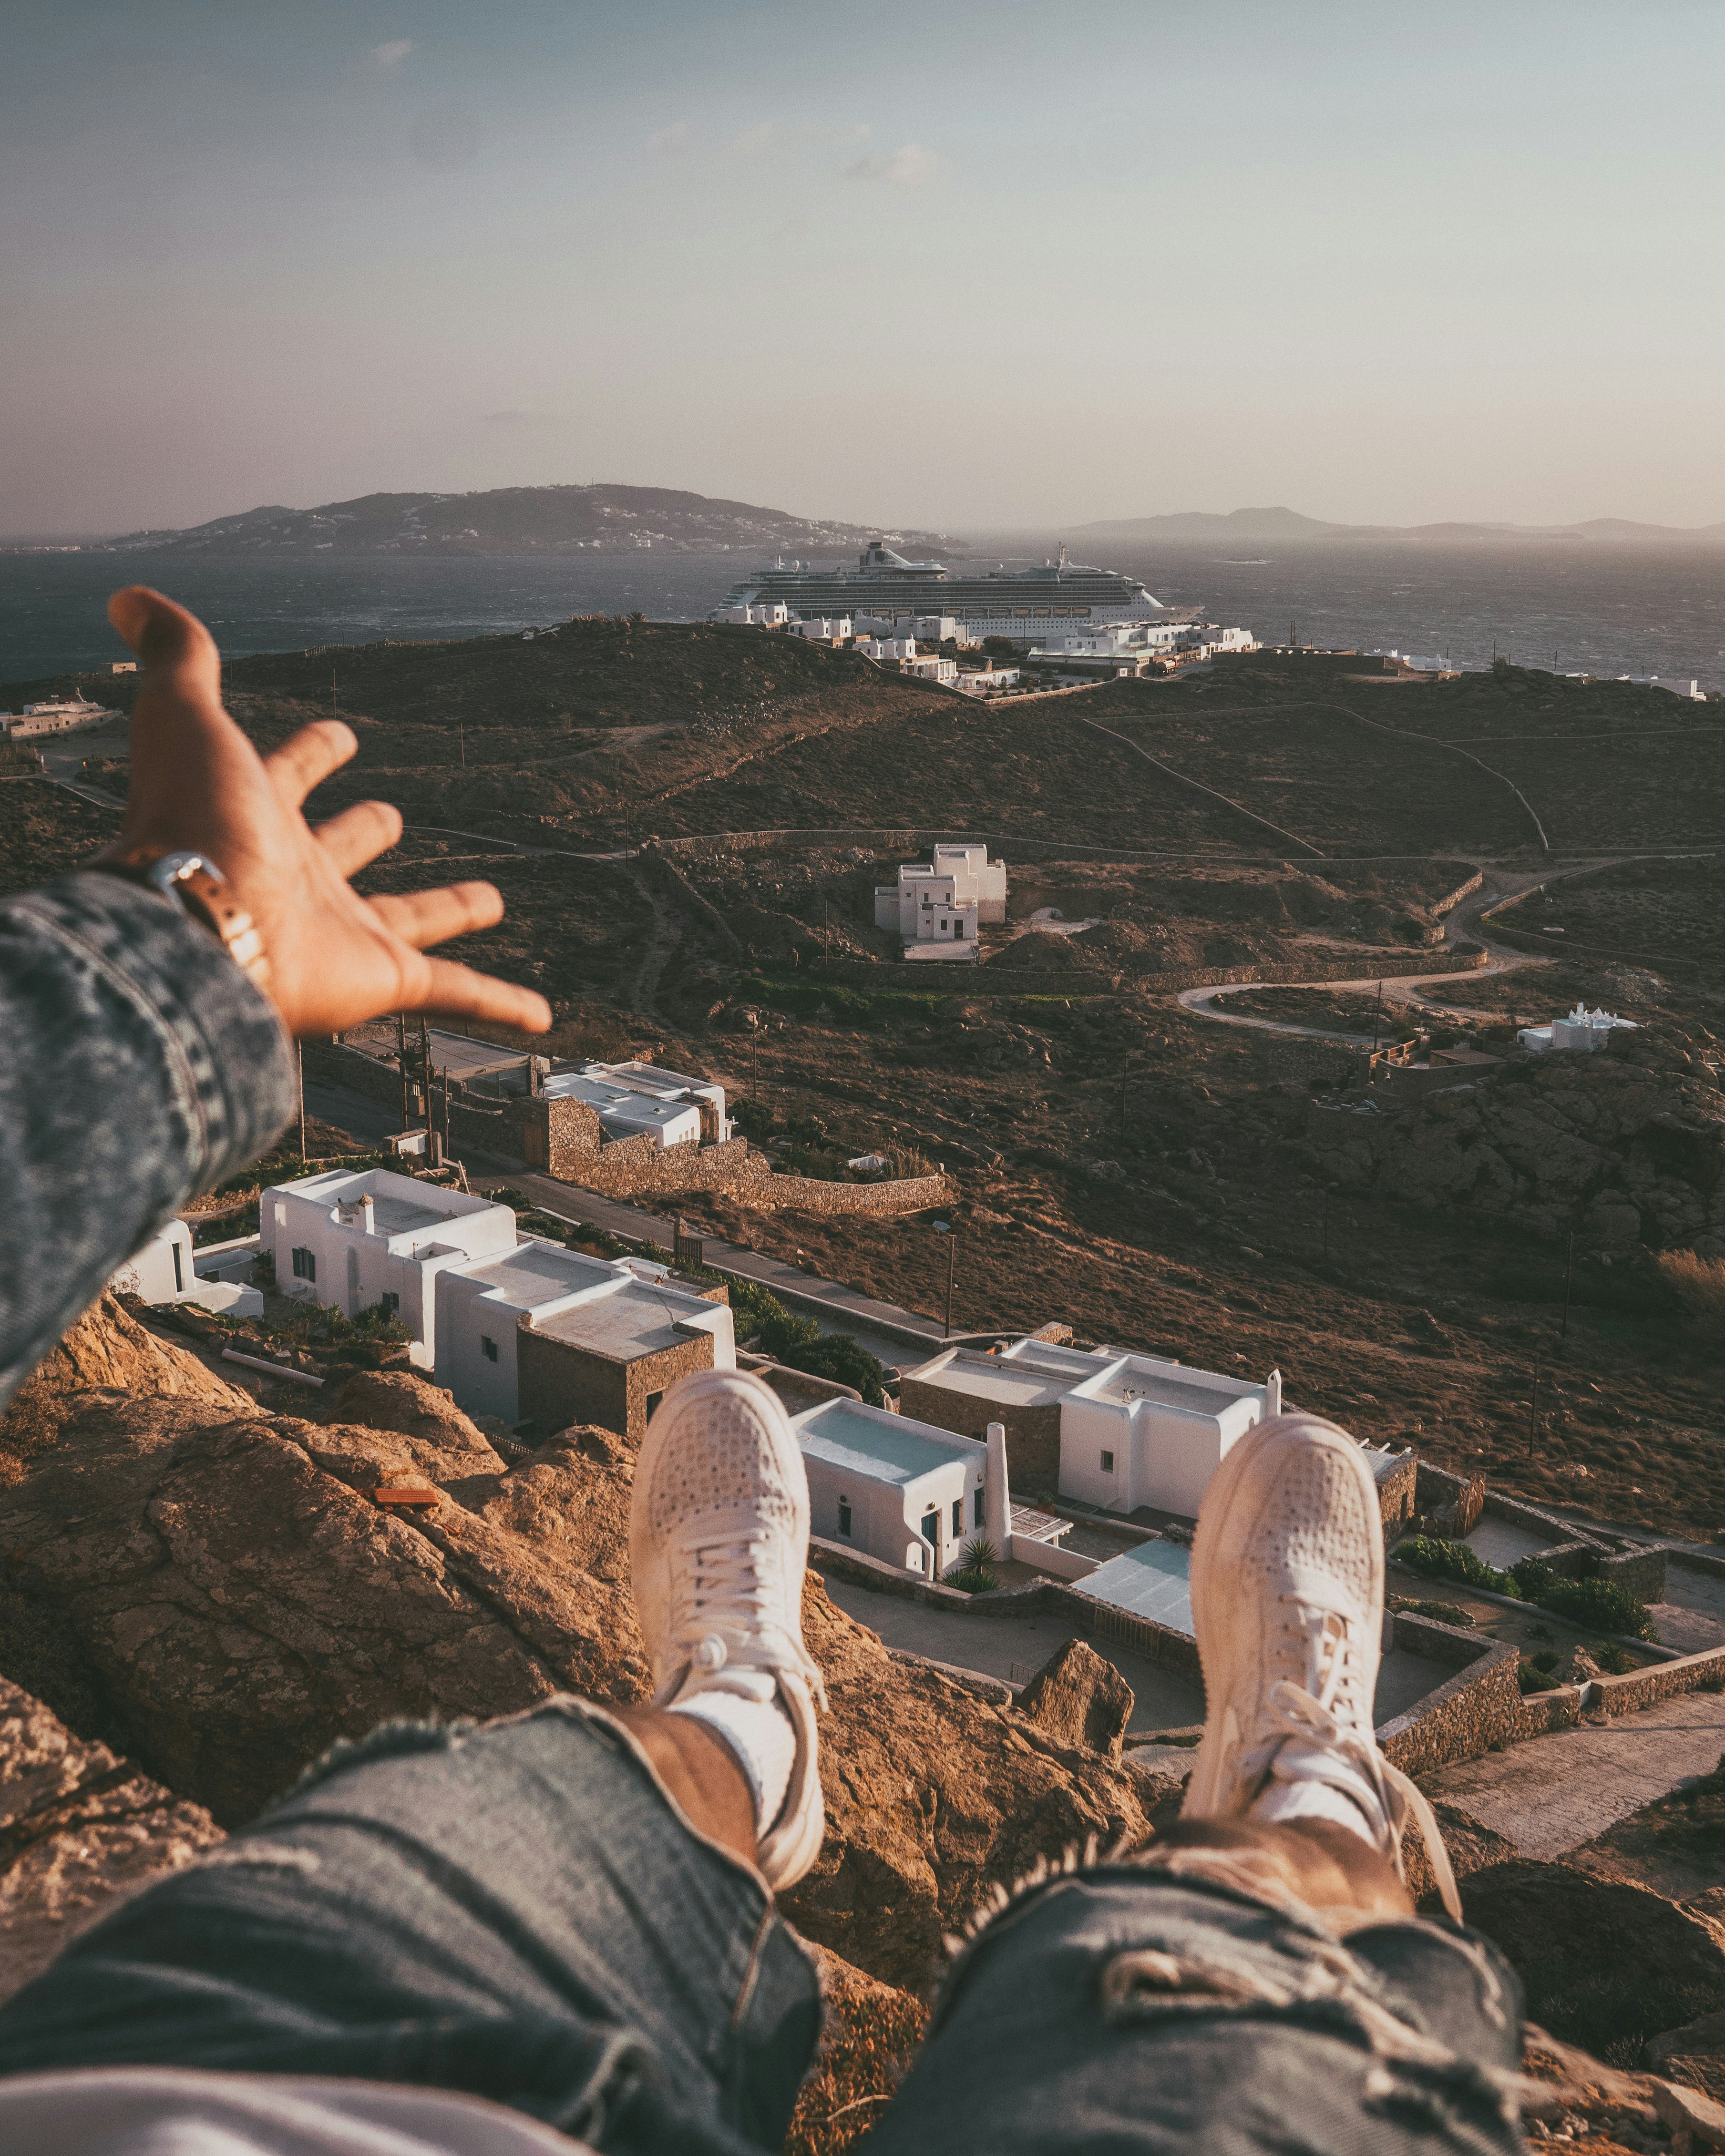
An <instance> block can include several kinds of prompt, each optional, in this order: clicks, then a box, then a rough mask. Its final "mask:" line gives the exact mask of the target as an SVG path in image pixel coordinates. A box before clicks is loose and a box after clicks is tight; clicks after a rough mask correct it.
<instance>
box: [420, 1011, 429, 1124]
mask: <svg viewBox="0 0 1725 2156" xmlns="http://www.w3.org/2000/svg"><path fill="white" fill-rule="evenodd" d="M419 1076H420V1081H421V1082H422V1083H423V1085H424V1088H425V1091H424V1096H423V1097H424V1102H425V1127H426V1130H427V1131H428V1132H429V1131H430V1129H431V1029H430V1027H429V1025H428V1024H426V1022H425V1014H424V1011H421V1012H420V1014H419ZM426 1150H427V1151H428V1152H429V1151H430V1140H429V1137H428V1139H427V1141H426Z"/></svg>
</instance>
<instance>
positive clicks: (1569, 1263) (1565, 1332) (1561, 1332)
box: [1558, 1235, 1575, 1340]
mask: <svg viewBox="0 0 1725 2156" xmlns="http://www.w3.org/2000/svg"><path fill="white" fill-rule="evenodd" d="M1574 1273H1575V1238H1574V1235H1571V1236H1570V1238H1569V1249H1568V1254H1567V1255H1566V1256H1565V1257H1564V1260H1563V1323H1562V1325H1561V1326H1560V1327H1558V1339H1559V1340H1567V1339H1568V1337H1569V1283H1570V1281H1571V1280H1572V1279H1573V1278H1574Z"/></svg>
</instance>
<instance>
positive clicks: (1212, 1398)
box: [1085, 1355, 1264, 1415]
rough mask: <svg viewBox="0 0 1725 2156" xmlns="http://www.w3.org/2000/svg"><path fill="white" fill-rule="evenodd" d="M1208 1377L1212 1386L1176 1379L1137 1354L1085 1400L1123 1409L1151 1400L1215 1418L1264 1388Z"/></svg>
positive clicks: (1185, 1412) (1181, 1412) (1236, 1380)
mask: <svg viewBox="0 0 1725 2156" xmlns="http://www.w3.org/2000/svg"><path fill="white" fill-rule="evenodd" d="M1204 1375H1206V1376H1209V1377H1210V1383H1208V1384H1204V1383H1201V1382H1199V1381H1197V1380H1194V1378H1181V1377H1176V1376H1174V1375H1173V1373H1172V1372H1170V1371H1168V1370H1167V1369H1164V1368H1161V1367H1159V1366H1158V1364H1156V1363H1149V1362H1145V1361H1142V1360H1141V1359H1140V1358H1138V1357H1137V1356H1136V1355H1133V1356H1129V1357H1128V1358H1127V1360H1126V1361H1125V1362H1124V1363H1122V1364H1121V1366H1120V1368H1118V1369H1117V1370H1113V1371H1111V1372H1110V1373H1109V1374H1108V1378H1107V1380H1106V1383H1103V1384H1100V1385H1096V1386H1095V1387H1093V1388H1092V1389H1091V1390H1090V1391H1088V1392H1087V1393H1086V1394H1085V1398H1086V1399H1091V1400H1108V1401H1111V1402H1112V1403H1114V1404H1116V1405H1117V1406H1121V1407H1124V1406H1126V1405H1127V1404H1129V1403H1130V1402H1132V1401H1133V1400H1149V1401H1151V1402H1153V1404H1155V1405H1156V1406H1157V1407H1159V1408H1173V1409H1175V1410H1176V1411H1177V1412H1178V1413H1179V1414H1203V1415H1215V1414H1221V1413H1222V1411H1223V1409H1224V1408H1230V1407H1232V1406H1233V1404H1234V1403H1235V1401H1236V1400H1247V1399H1251V1398H1252V1396H1253V1395H1254V1394H1259V1393H1261V1392H1262V1391H1263V1389H1264V1388H1263V1387H1262V1386H1261V1385H1255V1384H1251V1383H1248V1382H1246V1381H1245V1379H1243V1378H1224V1377H1218V1376H1215V1375H1213V1374H1212V1373H1209V1372H1206V1373H1204Z"/></svg>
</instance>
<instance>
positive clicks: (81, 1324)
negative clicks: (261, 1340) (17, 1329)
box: [0, 1291, 257, 1483]
mask: <svg viewBox="0 0 1725 2156" xmlns="http://www.w3.org/2000/svg"><path fill="white" fill-rule="evenodd" d="M90 1392H108V1393H120V1394H129V1395H131V1397H132V1398H133V1399H177V1400H201V1401H203V1402H204V1403H205V1404H206V1405H207V1406H208V1407H209V1408H210V1409H213V1411H214V1414H218V1415H234V1414H252V1413H254V1412H255V1410H256V1407H257V1403H256V1402H255V1401H254V1399H252V1396H251V1394H249V1393H247V1392H244V1391H243V1390H242V1389H240V1388H239V1386H238V1385H232V1384H229V1383H228V1382H227V1380H226V1379H225V1378H218V1376H217V1375H216V1374H215V1373H214V1371H213V1370H212V1369H211V1368H209V1367H208V1364H207V1363H203V1362H200V1361H199V1359H198V1357H197V1356H196V1355H193V1354H192V1353H189V1351H188V1350H187V1349H186V1348H184V1347H174V1346H172V1345H171V1344H170V1343H169V1342H167V1341H166V1340H161V1339H158V1338H157V1336H156V1335H155V1334H154V1333H153V1332H150V1331H148V1330H147V1329H146V1327H144V1326H142V1325H141V1324H139V1322H138V1321H137V1319H136V1317H133V1316H132V1315H131V1312H129V1311H127V1310H126V1309H124V1308H123V1307H122V1306H121V1304H120V1303H119V1302H118V1301H116V1298H115V1297H114V1296H111V1295H110V1294H108V1293H107V1292H106V1291H103V1293H102V1294H100V1295H99V1296H97V1297H96V1299H95V1301H94V1302H93V1303H92V1304H91V1305H90V1308H89V1309H88V1310H86V1311H85V1313H84V1315H83V1317H80V1319H79V1320H78V1322H77V1323H76V1324H75V1325H74V1326H73V1327H72V1328H71V1330H70V1331H69V1332H68V1333H67V1334H66V1335H65V1337H64V1339H62V1340H61V1341H60V1342H59V1344H58V1346H56V1347H54V1348H52V1349H51V1350H50V1351H49V1353H48V1354H47V1355H45V1356H44V1358H43V1359H42V1361H41V1362H40V1363H39V1364H38V1365H37V1367H36V1368H35V1369H34V1370H33V1371H32V1372H31V1373H30V1375H29V1376H28V1378H25V1380H24V1382H23V1384H22V1385H20V1386H19V1387H18V1391H17V1392H16V1393H15V1394H13V1399H12V1404H11V1405H10V1406H9V1407H8V1409H7V1410H6V1412H5V1414H3V1415H0V1483H5V1482H15V1481H17V1480H18V1477H19V1476H21V1475H22V1474H23V1473H24V1471H25V1470H26V1467H27V1466H28V1463H29V1461H30V1460H33V1459H34V1458H35V1457H36V1455H38V1454H39V1453H41V1452H44V1451H45V1450H47V1449H48V1447H49V1445H52V1444H53V1443H54V1439H55V1438H56V1436H57V1435H59V1428H60V1425H61V1424H62V1423H63V1422H64V1421H65V1419H67V1417H68V1416H69V1415H70V1414H75V1413H76V1412H77V1409H78V1407H79V1405H80V1403H81V1400H82V1398H83V1396H84V1395H85V1394H87V1393H90ZM212 1419H213V1417H212Z"/></svg>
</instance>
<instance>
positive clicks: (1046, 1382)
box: [909, 1347, 1095, 1408]
mask: <svg viewBox="0 0 1725 2156" xmlns="http://www.w3.org/2000/svg"><path fill="white" fill-rule="evenodd" d="M1094 1374H1095V1373H1094V1369H1092V1370H1091V1371H1089V1372H1086V1375H1094ZM909 1375H910V1376H911V1377H912V1378H916V1379H918V1380H919V1381H920V1382H921V1383H923V1384H926V1385H939V1386H942V1388H944V1389H946V1390H947V1391H948V1392H954V1393H966V1394H969V1395H970V1397H971V1398H972V1399H979V1400H999V1402H1000V1404H1001V1405H1002V1406H1003V1407H1014V1408H1035V1407H1052V1406H1053V1405H1054V1404H1055V1403H1056V1402H1057V1401H1059V1400H1063V1399H1065V1397H1066V1395H1067V1394H1068V1393H1070V1391H1071V1389H1072V1388H1073V1386H1074V1385H1075V1384H1076V1383H1078V1382H1079V1380H1078V1378H1076V1376H1075V1375H1074V1374H1073V1373H1070V1372H1069V1371H1061V1372H1060V1373H1057V1374H1050V1373H1048V1372H1046V1371H1044V1370H1040V1369H1038V1368H1036V1366H1035V1365H1034V1363H1019V1362H1008V1361H1007V1360H1006V1359H1005V1358H1004V1357H1003V1356H999V1355H972V1354H968V1353H966V1352H965V1350H964V1349H963V1348H962V1347H961V1348H959V1349H958V1350H957V1352H956V1353H954V1354H953V1356H952V1359H951V1360H950V1361H949V1362H946V1363H942V1367H941V1368H939V1369H937V1370H935V1369H927V1368H925V1369H922V1370H912V1371H911V1372H910V1373H909Z"/></svg>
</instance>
